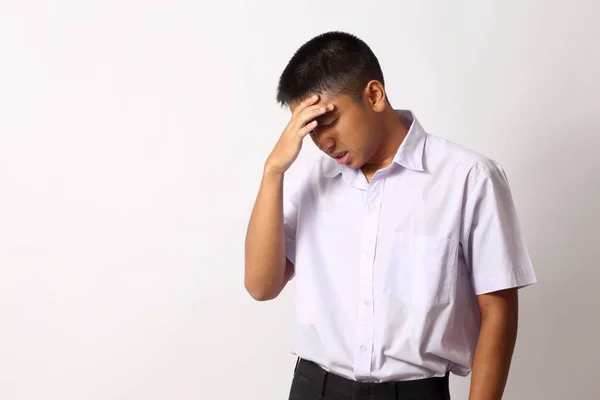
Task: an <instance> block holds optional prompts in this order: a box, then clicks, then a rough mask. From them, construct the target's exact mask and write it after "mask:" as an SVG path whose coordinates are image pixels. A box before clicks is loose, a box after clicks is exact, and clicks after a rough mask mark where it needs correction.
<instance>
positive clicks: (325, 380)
mask: <svg viewBox="0 0 600 400" xmlns="http://www.w3.org/2000/svg"><path fill="white" fill-rule="evenodd" d="M328 376H329V372H327V371H325V376H323V387H322V388H321V396H322V397H325V387H327V377H328Z"/></svg>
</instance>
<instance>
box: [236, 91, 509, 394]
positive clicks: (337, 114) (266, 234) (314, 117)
mask: <svg viewBox="0 0 600 400" xmlns="http://www.w3.org/2000/svg"><path fill="white" fill-rule="evenodd" d="M289 107H290V111H291V112H292V117H291V118H290V121H289V123H288V125H287V126H286V128H285V129H284V131H283V133H282V134H281V136H280V138H279V140H278V141H277V143H276V145H275V147H274V148H273V151H272V152H271V153H270V155H269V157H268V158H267V160H266V162H265V167H264V171H263V179H262V181H261V185H260V189H259V193H258V196H257V199H256V202H255V204H254V208H253V210H252V215H251V217H250V222H249V224H248V231H247V235H246V246H245V248H246V265H245V278H244V283H245V286H246V290H247V291H248V292H249V293H250V295H251V296H252V297H253V298H254V299H256V300H259V301H265V300H271V299H274V298H276V297H277V296H278V295H279V294H280V293H281V291H282V290H283V288H284V287H285V285H286V284H287V282H288V281H289V279H290V278H291V276H292V275H293V273H294V265H293V264H292V263H291V262H290V260H288V259H287V258H286V257H285V238H284V230H283V181H284V175H285V172H286V171H287V170H288V169H289V168H290V166H291V165H292V164H293V162H294V161H295V160H296V159H297V157H298V154H299V152H300V150H301V148H302V143H303V140H304V138H305V137H306V136H310V137H311V139H312V141H313V142H314V144H315V145H316V146H317V147H318V148H319V149H320V150H321V151H323V152H325V153H326V154H328V155H330V156H334V155H336V154H339V153H341V152H345V151H347V152H348V153H349V158H348V160H347V162H346V165H347V166H348V167H350V168H354V169H359V168H360V169H361V171H362V173H363V174H364V175H365V177H366V178H367V180H368V181H370V180H371V178H372V177H373V175H374V174H375V172H377V171H378V170H380V169H383V168H386V167H387V166H389V165H390V164H391V163H392V160H393V158H394V156H395V154H396V152H397V150H398V148H399V147H400V145H401V144H402V141H403V140H404V138H405V137H406V135H407V133H408V128H407V127H406V126H405V124H404V123H403V122H402V120H401V119H400V118H399V117H398V115H397V114H396V112H395V111H394V109H393V108H392V107H391V105H390V104H389V103H388V102H387V99H386V94H385V90H384V87H383V85H382V84H381V83H380V82H378V81H371V82H369V83H368V84H367V85H366V87H365V89H364V91H363V93H362V101H358V100H357V99H355V98H352V97H350V96H347V95H332V94H328V93H315V94H314V96H312V97H310V98H308V99H305V100H304V101H302V102H293V103H291V104H290V105H289ZM477 303H478V306H479V309H480V311H481V317H482V318H481V330H480V336H479V340H478V343H477V348H476V351H475V357H474V361H473V368H472V369H473V374H472V378H471V391H470V396H469V400H500V399H501V397H502V393H503V392H504V387H505V385H506V380H507V376H508V371H509V367H510V362H511V358H512V354H513V350H514V346H515V341H516V335H517V313H518V299H517V291H516V289H510V290H505V291H499V292H495V293H489V294H484V295H481V296H478V297H477Z"/></svg>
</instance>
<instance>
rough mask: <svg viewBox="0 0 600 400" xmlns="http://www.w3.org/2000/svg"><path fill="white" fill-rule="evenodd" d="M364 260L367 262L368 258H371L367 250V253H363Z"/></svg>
mask: <svg viewBox="0 0 600 400" xmlns="http://www.w3.org/2000/svg"><path fill="white" fill-rule="evenodd" d="M362 258H363V259H365V260H366V259H367V258H369V252H368V251H366V250H365V251H363V252H362Z"/></svg>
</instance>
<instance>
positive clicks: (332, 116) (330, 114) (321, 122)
mask: <svg viewBox="0 0 600 400" xmlns="http://www.w3.org/2000/svg"><path fill="white" fill-rule="evenodd" d="M337 116H338V112H337V109H335V110H333V111H329V112H328V113H327V114H324V115H321V116H320V117H317V118H315V119H316V120H317V122H318V123H319V125H329V124H326V123H325V121H326V120H327V119H328V118H329V120H328V122H329V123H331V122H333V120H334V119H335V118H337Z"/></svg>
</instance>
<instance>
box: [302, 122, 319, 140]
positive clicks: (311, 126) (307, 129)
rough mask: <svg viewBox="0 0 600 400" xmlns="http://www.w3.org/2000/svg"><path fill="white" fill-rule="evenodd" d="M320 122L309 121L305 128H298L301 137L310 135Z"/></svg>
mask: <svg viewBox="0 0 600 400" xmlns="http://www.w3.org/2000/svg"><path fill="white" fill-rule="evenodd" d="M318 124H319V123H318V122H317V121H312V122H309V123H308V124H306V125H305V126H304V127H303V128H301V129H300V130H298V134H299V135H300V137H301V138H304V137H305V136H306V135H308V134H309V133H311V132H312V131H313V130H315V128H316V127H317V125H318Z"/></svg>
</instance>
